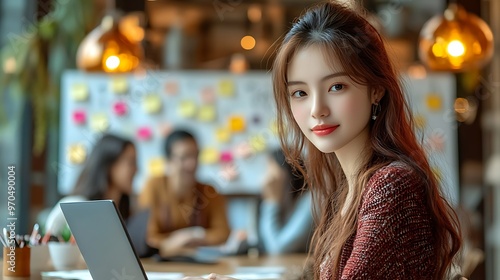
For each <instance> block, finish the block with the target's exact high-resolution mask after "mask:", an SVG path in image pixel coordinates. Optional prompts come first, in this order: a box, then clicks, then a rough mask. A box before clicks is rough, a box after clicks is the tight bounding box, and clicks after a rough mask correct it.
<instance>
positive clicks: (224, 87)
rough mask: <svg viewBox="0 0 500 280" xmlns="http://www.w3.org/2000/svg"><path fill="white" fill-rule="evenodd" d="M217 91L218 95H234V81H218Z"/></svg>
mask: <svg viewBox="0 0 500 280" xmlns="http://www.w3.org/2000/svg"><path fill="white" fill-rule="evenodd" d="M218 92H219V95H220V96H223V97H232V96H233V95H234V82H233V81H231V80H222V81H220V82H219V86H218Z"/></svg>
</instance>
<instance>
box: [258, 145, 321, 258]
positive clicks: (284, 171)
mask: <svg viewBox="0 0 500 280" xmlns="http://www.w3.org/2000/svg"><path fill="white" fill-rule="evenodd" d="M266 170H267V173H266V175H265V180H264V186H263V191H262V203H261V205H260V213H259V214H260V218H259V232H260V239H261V240H262V245H263V247H264V251H265V252H266V253H267V254H270V255H280V254H287V253H305V252H307V248H308V246H309V242H310V238H311V236H312V229H313V217H312V207H311V193H310V192H309V191H308V190H306V189H304V177H303V176H301V175H299V174H297V172H295V170H294V168H293V167H292V166H291V165H290V164H288V162H287V161H286V158H285V155H284V154H283V151H282V150H281V149H275V150H273V151H271V152H270V153H269V155H268V164H267V168H266Z"/></svg>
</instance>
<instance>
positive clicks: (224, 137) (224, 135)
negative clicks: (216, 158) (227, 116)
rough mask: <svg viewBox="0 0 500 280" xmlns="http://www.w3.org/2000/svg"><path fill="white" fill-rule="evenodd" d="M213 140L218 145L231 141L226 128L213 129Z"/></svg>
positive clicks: (229, 133)
mask: <svg viewBox="0 0 500 280" xmlns="http://www.w3.org/2000/svg"><path fill="white" fill-rule="evenodd" d="M214 132H215V140H217V142H219V143H227V142H229V140H230V139H231V131H229V130H228V129H226V128H223V127H219V128H216V129H215V131H214Z"/></svg>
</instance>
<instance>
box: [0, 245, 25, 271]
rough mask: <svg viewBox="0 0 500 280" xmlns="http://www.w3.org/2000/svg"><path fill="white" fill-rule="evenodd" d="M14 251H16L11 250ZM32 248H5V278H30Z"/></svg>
mask: <svg viewBox="0 0 500 280" xmlns="http://www.w3.org/2000/svg"><path fill="white" fill-rule="evenodd" d="M11 249H14V250H11ZM30 255H31V249H30V247H23V248H19V247H4V248H3V276H7V277H29V276H30Z"/></svg>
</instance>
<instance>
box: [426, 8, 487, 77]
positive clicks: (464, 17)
mask: <svg viewBox="0 0 500 280" xmlns="http://www.w3.org/2000/svg"><path fill="white" fill-rule="evenodd" d="M492 56H493V34H492V32H491V29H490V28H489V26H488V25H487V24H486V23H485V22H484V21H483V20H482V19H480V18H479V17H477V16H476V15H474V14H471V13H468V12H467V11H466V10H465V9H464V8H463V7H462V6H460V5H458V4H456V3H450V4H449V6H448V8H447V9H446V10H445V12H444V14H443V15H437V16H434V17H433V18H431V19H430V20H429V21H428V22H426V23H425V24H424V26H423V28H422V30H421V32H420V42H419V57H420V60H422V61H423V62H424V63H425V64H426V65H427V66H428V67H429V68H430V69H432V70H437V71H454V72H459V71H466V70H472V69H479V68H481V67H483V66H484V65H485V64H486V63H488V62H489V61H490V59H491V57H492Z"/></svg>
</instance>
